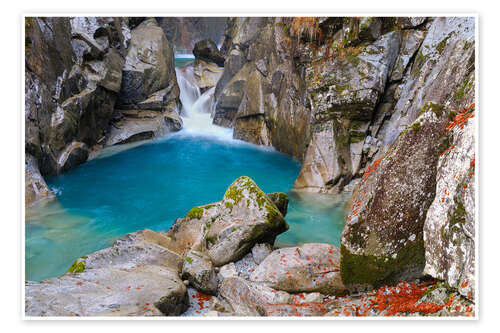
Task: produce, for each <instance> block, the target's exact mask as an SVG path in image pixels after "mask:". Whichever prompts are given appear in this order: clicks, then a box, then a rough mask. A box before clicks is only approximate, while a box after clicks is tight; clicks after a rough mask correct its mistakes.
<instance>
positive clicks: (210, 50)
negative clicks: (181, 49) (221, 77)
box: [193, 38, 225, 67]
mask: <svg viewBox="0 0 500 333" xmlns="http://www.w3.org/2000/svg"><path fill="white" fill-rule="evenodd" d="M193 54H194V56H195V57H196V58H198V59H201V60H205V61H208V62H213V63H216V64H217V65H218V66H220V67H223V66H224V60H225V59H224V56H223V55H222V54H221V53H220V52H219V49H218V48H217V45H215V43H214V41H213V40H211V39H210V38H207V39H204V40H201V41H199V42H197V43H196V44H195V45H194V49H193Z"/></svg>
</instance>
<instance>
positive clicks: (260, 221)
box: [166, 176, 288, 266]
mask: <svg viewBox="0 0 500 333" xmlns="http://www.w3.org/2000/svg"><path fill="white" fill-rule="evenodd" d="M286 230H288V224H287V223H286V221H285V219H284V217H283V214H282V213H281V212H280V210H279V209H278V207H276V205H275V204H274V202H273V201H272V200H271V199H270V198H269V197H268V196H267V195H266V194H265V193H264V192H263V191H262V190H261V189H260V188H259V187H258V186H257V184H255V182H254V181H253V180H252V179H251V178H249V177H246V176H242V177H240V178H238V179H236V180H235V181H234V182H233V183H232V184H231V186H229V188H228V189H227V191H226V193H225V195H224V197H223V199H222V201H219V202H217V203H214V204H209V205H205V206H199V207H194V208H193V209H191V211H189V213H188V214H187V215H186V216H185V217H184V218H183V219H177V220H176V222H175V223H174V225H173V226H172V227H171V228H170V230H168V232H167V234H166V235H167V236H168V237H169V239H170V244H169V248H170V249H171V250H172V251H174V252H176V253H178V254H180V255H186V253H187V252H188V251H189V250H191V249H193V250H197V251H200V252H204V253H206V254H207V255H208V256H209V257H210V259H211V261H212V262H213V263H214V265H215V266H222V265H224V264H227V263H229V262H234V261H237V260H239V259H241V258H242V257H243V256H245V255H246V254H247V253H248V252H249V251H250V250H251V249H252V247H253V246H254V245H255V244H258V243H269V244H273V243H274V240H275V238H276V236H277V235H279V234H280V233H282V232H284V231H286Z"/></svg>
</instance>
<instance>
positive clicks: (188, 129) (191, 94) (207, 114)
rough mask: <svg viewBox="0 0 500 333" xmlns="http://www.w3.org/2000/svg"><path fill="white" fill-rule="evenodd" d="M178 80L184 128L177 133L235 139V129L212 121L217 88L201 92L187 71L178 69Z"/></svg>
mask: <svg viewBox="0 0 500 333" xmlns="http://www.w3.org/2000/svg"><path fill="white" fill-rule="evenodd" d="M176 74H177V82H178V84H179V89H180V99H181V103H182V110H181V118H182V121H183V129H182V130H181V131H180V132H178V133H177V135H180V136H182V135H189V136H197V135H199V136H213V137H216V138H218V139H221V140H228V141H232V140H233V129H232V128H225V127H221V126H217V125H214V124H213V123H212V117H211V114H212V108H213V107H214V105H213V104H214V92H215V88H211V89H209V90H207V91H205V92H204V93H203V94H201V93H200V89H199V88H198V86H196V85H195V84H193V83H192V82H190V81H189V79H188V78H187V77H185V75H189V73H185V72H184V71H181V70H179V69H176Z"/></svg>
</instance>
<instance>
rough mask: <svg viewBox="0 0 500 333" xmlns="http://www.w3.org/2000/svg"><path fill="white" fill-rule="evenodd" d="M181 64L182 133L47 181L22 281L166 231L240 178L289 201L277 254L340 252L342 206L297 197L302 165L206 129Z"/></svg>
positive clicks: (30, 221)
mask: <svg viewBox="0 0 500 333" xmlns="http://www.w3.org/2000/svg"><path fill="white" fill-rule="evenodd" d="M192 60H193V58H192V56H190V55H178V56H177V57H176V60H175V63H176V66H177V70H176V72H177V80H178V84H179V87H180V99H181V102H182V105H183V106H182V112H181V117H182V118H183V129H182V130H181V131H179V132H176V133H174V134H168V135H167V136H165V137H164V138H161V139H157V140H153V141H142V142H134V143H128V144H122V145H118V146H112V147H109V148H105V149H104V150H103V152H102V153H101V155H100V156H99V157H97V158H96V159H94V160H91V161H89V162H87V163H84V164H82V165H80V166H78V167H76V168H74V169H72V170H69V171H68V172H66V173H63V174H60V175H58V176H51V177H46V181H47V183H48V185H49V187H50V189H51V190H52V191H53V192H54V193H55V194H56V196H57V200H56V201H53V202H50V203H48V204H46V205H44V206H43V207H33V208H32V209H30V211H29V214H28V216H27V223H26V246H25V248H26V263H25V264H26V279H27V280H30V281H41V280H44V279H47V278H52V277H57V276H60V275H61V274H64V273H65V272H66V271H67V270H68V267H70V266H71V263H72V262H73V261H74V260H75V258H78V257H80V256H83V255H86V254H88V253H92V252H94V251H97V250H100V249H103V248H106V247H108V246H110V245H111V244H112V242H113V241H114V240H116V239H117V238H118V237H121V236H123V235H124V234H126V233H130V232H135V231H137V230H141V229H145V228H148V229H152V230H154V231H164V230H168V229H169V228H170V227H171V226H172V224H173V223H174V221H175V219H176V218H179V217H183V216H185V215H186V213H187V212H188V211H189V210H190V209H191V208H192V207H195V206H198V205H201V204H208V203H212V202H216V201H219V200H220V199H221V198H222V196H223V195H224V192H225V191H226V189H227V187H228V186H229V185H230V184H231V183H232V182H233V181H234V180H235V179H237V178H238V177H240V176H243V175H246V176H249V177H251V178H252V179H253V180H255V182H256V183H257V184H258V185H259V186H260V187H261V188H262V190H263V191H264V192H266V193H270V192H278V191H281V192H287V193H288V194H289V196H290V202H289V205H288V213H287V215H286V217H285V218H286V221H287V222H288V224H289V225H290V229H289V230H288V231H286V232H285V233H283V234H281V235H280V236H278V238H277V240H276V244H275V245H276V246H278V247H282V246H294V245H299V244H303V243H310V242H323V243H332V244H334V245H336V246H339V245H340V233H341V231H342V227H343V224H344V221H345V219H344V218H345V216H344V214H343V204H344V197H342V198H340V197H339V198H333V199H332V197H331V196H326V195H321V194H304V193H302V194H300V195H299V194H297V193H293V191H291V190H292V188H293V184H294V181H295V179H296V178H297V175H298V174H299V171H300V168H301V165H300V163H298V162H297V161H295V160H294V159H292V158H291V157H289V156H286V155H284V154H281V153H279V152H277V151H276V150H275V149H274V148H270V147H262V146H256V145H253V144H251V143H247V142H244V141H241V140H236V139H233V130H232V129H230V128H224V127H220V126H216V125H213V124H212V118H211V101H210V94H213V90H214V88H210V89H208V90H206V91H205V92H203V93H200V89H199V88H198V87H197V86H194V85H193V84H191V83H190V82H189V81H188V80H186V78H185V77H184V76H183V75H184V74H183V73H182V72H180V71H179V70H178V68H179V67H181V66H183V65H185V64H186V63H189V62H190V61H192Z"/></svg>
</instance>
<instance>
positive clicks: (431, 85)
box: [378, 17, 475, 150]
mask: <svg viewBox="0 0 500 333" xmlns="http://www.w3.org/2000/svg"><path fill="white" fill-rule="evenodd" d="M474 30H475V28H474V18H470V17H447V18H445V17H440V18H435V19H434V20H433V21H432V24H431V25H430V27H429V29H428V32H427V34H426V36H425V39H424V40H423V42H422V44H421V46H420V48H419V50H418V51H417V54H416V55H415V56H414V61H413V63H412V65H411V68H408V72H407V74H406V75H405V81H404V82H403V84H402V86H401V88H400V92H398V95H399V98H398V100H397V103H396V104H395V106H394V111H393V112H392V115H391V117H390V119H388V121H387V120H386V121H385V122H384V124H383V125H382V128H381V129H380V134H379V135H378V137H379V138H380V139H381V140H382V141H383V144H384V150H386V149H387V148H388V147H389V146H390V145H391V144H392V143H393V142H394V140H395V139H396V137H397V136H398V135H399V133H400V132H401V131H402V130H404V128H405V126H407V125H410V124H411V123H412V122H413V121H414V120H415V119H416V118H417V115H418V112H419V111H420V109H421V108H422V106H423V105H424V104H425V103H426V102H429V101H432V102H434V103H437V104H440V105H447V106H449V108H450V109H455V110H459V109H462V108H463V107H464V106H466V105H470V104H472V103H473V98H472V100H471V97H470V94H468V92H469V91H470V90H471V89H472V90H474V89H473V86H474V68H475V66H474V54H475V48H474V34H475V32H474Z"/></svg>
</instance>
